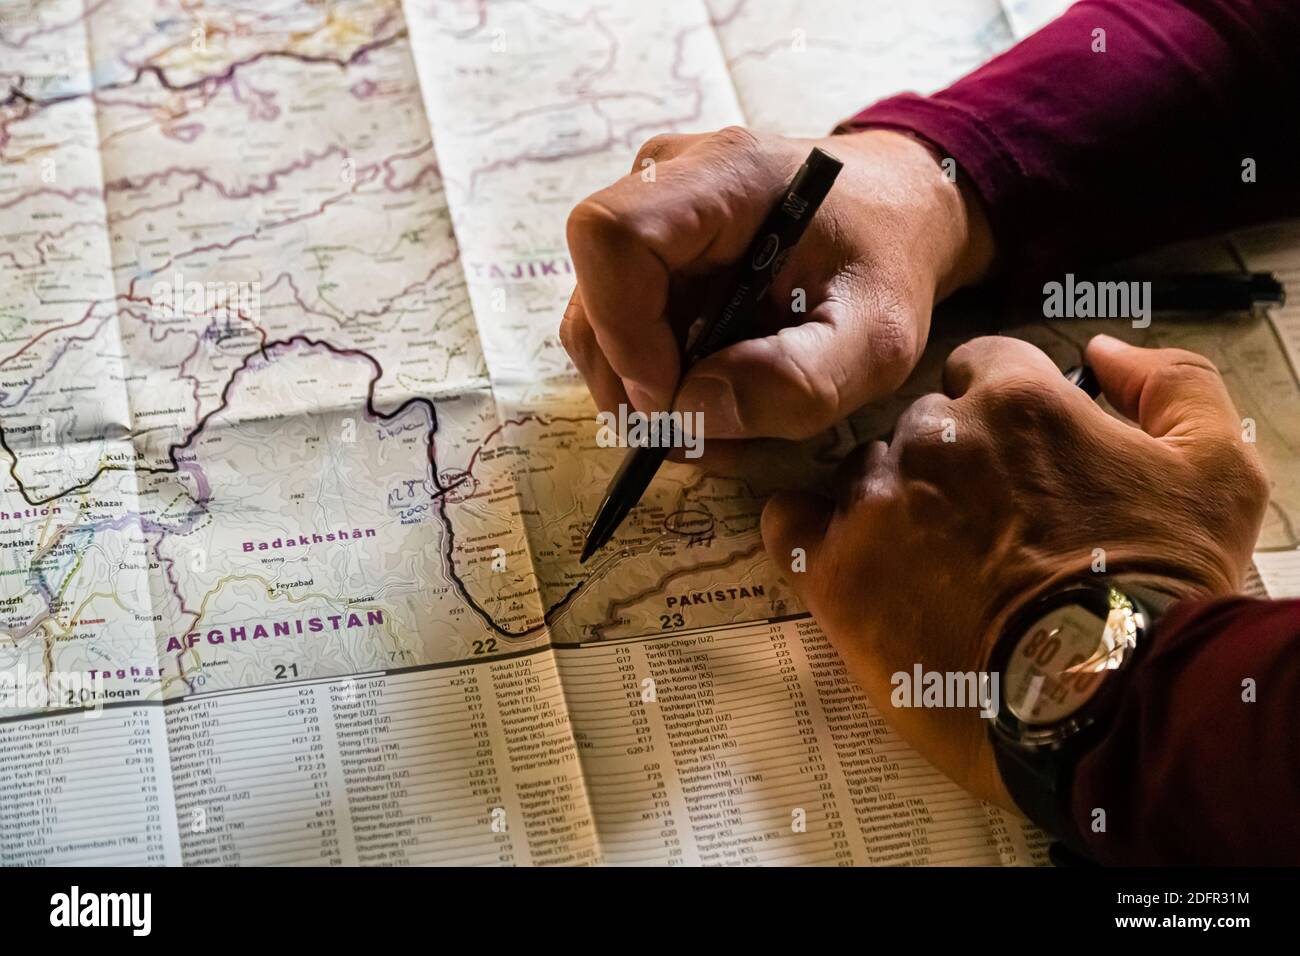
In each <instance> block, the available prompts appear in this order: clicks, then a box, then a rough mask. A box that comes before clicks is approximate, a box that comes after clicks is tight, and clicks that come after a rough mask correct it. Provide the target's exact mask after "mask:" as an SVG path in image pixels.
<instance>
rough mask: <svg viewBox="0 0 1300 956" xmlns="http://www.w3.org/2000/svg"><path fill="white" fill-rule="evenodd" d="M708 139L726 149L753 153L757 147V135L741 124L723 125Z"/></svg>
mask: <svg viewBox="0 0 1300 956" xmlns="http://www.w3.org/2000/svg"><path fill="white" fill-rule="evenodd" d="M710 139H711V140H712V141H713V142H714V143H715V144H717V145H718V146H720V147H722V148H723V149H725V150H728V151H735V152H742V153H754V152H757V151H758V149H759V141H758V137H757V136H755V135H754V133H753V132H752V131H750V130H748V129H746V128H745V127H743V126H724V127H722V129H720V130H718V131H717V132H716V133H714V134H713V135H712V136H711V137H710Z"/></svg>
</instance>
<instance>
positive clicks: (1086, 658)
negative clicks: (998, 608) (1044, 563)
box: [1003, 590, 1142, 726]
mask: <svg viewBox="0 0 1300 956" xmlns="http://www.w3.org/2000/svg"><path fill="white" fill-rule="evenodd" d="M1110 594H1111V600H1110V604H1111V607H1110V609H1109V612H1107V616H1106V617H1101V616H1099V614H1098V612H1097V611H1096V610H1092V609H1089V608H1086V607H1083V606H1081V605H1079V604H1065V605H1062V606H1060V607H1056V608H1053V609H1051V610H1050V611H1047V612H1046V613H1044V614H1043V615H1042V616H1041V617H1039V618H1038V619H1037V620H1036V621H1034V622H1033V623H1032V624H1030V625H1029V627H1028V628H1027V629H1026V630H1025V631H1024V635H1023V636H1022V637H1021V638H1020V640H1019V642H1017V644H1016V646H1015V648H1014V649H1013V650H1012V652H1011V657H1010V659H1009V660H1008V661H1007V663H1006V667H1005V669H1004V670H1003V694H1004V699H1005V702H1006V706H1007V707H1008V708H1009V709H1010V711H1011V713H1012V714H1013V715H1014V716H1015V717H1016V719H1017V720H1019V721H1020V722H1021V723H1023V724H1026V725H1029V726H1042V725H1045V724H1055V723H1059V722H1060V721H1062V720H1064V719H1066V718H1067V717H1070V716H1071V715H1073V714H1075V713H1076V712H1077V711H1078V710H1079V708H1081V707H1082V706H1083V705H1084V704H1086V703H1087V702H1088V701H1089V700H1091V699H1092V697H1093V696H1094V695H1095V694H1096V693H1097V692H1098V690H1099V689H1100V688H1101V686H1102V685H1103V684H1104V683H1105V681H1106V679H1107V677H1108V676H1109V672H1112V671H1114V670H1117V669H1118V668H1119V667H1120V665H1121V664H1123V662H1124V659H1125V657H1126V656H1127V655H1128V653H1129V652H1130V651H1131V650H1132V649H1133V648H1134V647H1135V646H1136V635H1137V630H1138V627H1139V626H1140V625H1141V623H1142V621H1141V617H1140V615H1138V614H1137V613H1136V612H1135V611H1134V609H1133V606H1132V604H1130V603H1129V602H1128V600H1127V599H1126V598H1124V596H1123V595H1121V594H1119V593H1118V592H1116V591H1113V590H1112V591H1111V592H1110Z"/></svg>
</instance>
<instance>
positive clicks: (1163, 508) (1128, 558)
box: [763, 336, 1269, 809]
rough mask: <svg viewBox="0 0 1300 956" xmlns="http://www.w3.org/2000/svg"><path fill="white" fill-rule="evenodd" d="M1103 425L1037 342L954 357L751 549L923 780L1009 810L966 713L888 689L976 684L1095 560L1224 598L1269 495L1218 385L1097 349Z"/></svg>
mask: <svg viewBox="0 0 1300 956" xmlns="http://www.w3.org/2000/svg"><path fill="white" fill-rule="evenodd" d="M1087 354H1088V360H1089V362H1090V363H1091V365H1092V367H1093V370H1094V371H1095V372H1096V374H1097V377H1098V379H1099V380H1100V382H1101V384H1102V387H1103V389H1104V390H1105V393H1106V397H1107V398H1108V399H1109V400H1110V402H1111V404H1112V405H1114V407H1115V408H1116V410H1118V411H1119V412H1120V413H1121V414H1123V415H1125V416H1127V417H1128V418H1130V419H1132V420H1133V421H1136V422H1137V423H1138V425H1139V426H1140V427H1135V426H1134V425H1131V424H1129V423H1127V422H1123V421H1120V420H1118V419H1116V418H1113V417H1111V416H1110V415H1108V414H1106V413H1105V412H1104V411H1103V410H1102V409H1101V408H1100V407H1099V406H1097V405H1096V404H1095V403H1094V402H1092V401H1091V400H1090V399H1089V398H1088V396H1087V395H1086V394H1084V393H1083V391H1081V390H1080V389H1078V388H1077V387H1075V386H1073V385H1071V384H1069V383H1068V382H1067V381H1066V380H1065V378H1064V377H1063V376H1062V375H1061V373H1060V371H1059V370H1058V369H1057V368H1056V367H1055V365H1054V364H1053V363H1052V361H1051V360H1050V359H1049V358H1048V357H1047V356H1046V355H1045V354H1043V353H1042V352H1041V351H1039V350H1038V349H1036V348H1034V347H1033V346H1032V345H1029V344H1027V343H1024V342H1021V341H1017V340H1014V339H1007V338H981V339H976V340H974V341H972V342H969V343H967V344H966V345H963V346H962V347H960V348H958V349H957V350H956V351H954V352H953V353H952V355H951V356H950V357H949V359H948V362H947V365H946V366H945V368H944V392H945V394H937V393H936V394H931V395H927V396H924V397H923V398H921V399H919V400H918V401H917V402H916V403H915V404H913V405H912V406H911V407H910V408H909V409H908V410H907V411H906V412H904V413H903V415H902V416H901V417H900V418H899V420H898V424H897V426H896V428H895V431H894V435H893V437H892V439H891V440H890V442H889V444H888V445H886V444H885V443H884V442H876V443H874V444H873V445H871V446H869V447H867V448H865V449H863V450H862V451H861V453H860V454H859V455H858V456H856V457H855V458H854V459H851V460H850V461H849V462H846V464H845V468H844V471H843V474H842V476H841V479H842V480H841V485H840V488H839V492H838V498H837V500H835V501H829V500H826V499H823V498H819V497H812V496H808V495H802V494H801V495H783V496H779V497H777V498H774V499H772V500H771V501H770V502H769V503H768V505H767V508H766V510H765V511H764V512H763V539H764V542H765V543H766V545H767V548H768V551H769V552H770V553H771V555H772V557H773V559H774V560H775V561H776V562H778V564H779V566H780V567H783V568H790V567H791V562H792V551H793V550H794V549H795V548H802V549H803V551H804V554H805V556H806V562H807V570H806V572H804V573H790V574H788V575H787V577H788V578H789V579H790V581H791V583H792V584H793V585H794V587H795V588H796V590H797V591H798V592H799V594H800V596H801V597H802V598H803V600H804V602H805V603H806V604H807V606H808V608H809V610H810V611H811V612H812V614H813V616H814V617H815V618H816V619H817V621H818V622H819V623H820V624H821V626H822V628H823V629H824V630H825V632H826V634H827V636H828V638H829V639H830V641H831V643H832V644H834V645H835V647H836V648H837V649H838V650H839V652H840V655H841V656H842V657H843V658H844V661H845V664H846V665H847V666H848V668H849V670H850V672H851V673H852V674H853V676H854V677H855V678H856V679H857V681H858V682H859V683H860V684H861V685H862V687H863V688H864V689H865V690H866V692H867V695H868V696H869V697H870V698H871V700H872V702H873V703H874V704H875V705H876V707H877V708H879V709H880V711H881V712H882V713H883V714H884V715H885V717H886V718H887V719H889V720H890V722H891V723H892V724H893V725H894V726H895V728H896V729H897V730H898V731H899V732H900V733H901V734H902V735H903V736H904V737H905V738H906V739H907V740H908V741H910V742H911V743H912V744H913V745H914V746H915V747H916V748H917V750H919V751H920V752H921V754H923V755H924V756H926V757H927V758H929V759H930V760H931V761H932V762H933V763H934V764H935V765H936V766H938V767H939V768H940V769H941V770H943V771H944V772H945V773H947V774H948V775H949V776H950V777H952V778H953V779H955V780H956V781H957V782H958V783H960V784H962V785H963V786H965V787H966V788H967V789H969V790H971V791H972V792H973V793H975V794H977V795H978V796H980V797H983V798H985V799H989V800H993V801H995V802H997V803H1000V804H1002V805H1003V806H1005V807H1008V808H1011V809H1014V805H1013V804H1012V802H1011V801H1010V798H1009V797H1008V796H1007V794H1006V791H1005V789H1004V788H1003V786H1002V784H1001V781H1000V779H999V777H998V774H997V770H996V767H995V765H994V762H993V755H992V750H991V748H990V746H989V744H988V737H987V724H986V722H985V721H984V720H983V719H981V718H980V717H979V716H978V711H977V710H975V709H970V710H960V709H950V708H939V709H906V710H905V709H900V708H894V707H892V706H891V704H890V692H891V689H892V688H891V684H890V677H891V675H892V674H894V673H896V672H899V671H904V672H911V670H912V668H913V665H914V664H916V663H920V664H921V665H922V667H923V668H924V669H925V670H927V671H962V672H965V671H979V670H982V669H983V668H984V667H985V665H986V662H987V658H988V655H989V652H990V650H991V647H992V645H993V643H994V641H995V639H996V637H997V635H998V633H999V631H1000V629H1001V627H1002V626H1003V625H1004V623H1005V622H1006V619H1007V618H1008V617H1009V616H1010V615H1011V614H1012V613H1013V612H1014V611H1015V610H1016V609H1017V608H1019V607H1021V606H1022V605H1024V604H1025V603H1027V602H1028V601H1029V600H1031V599H1033V598H1034V597H1036V596H1037V595H1039V594H1041V593H1043V592H1044V591H1046V590H1047V589H1049V588H1050V587H1052V586H1053V585H1055V584H1057V583H1059V582H1061V581H1062V580H1064V579H1066V578H1069V577H1071V576H1074V575H1081V574H1083V575H1086V574H1088V573H1089V571H1090V570H1091V569H1092V568H1093V567H1094V566H1095V565H1094V562H1095V561H1096V559H1097V557H1098V556H1101V557H1103V558H1104V561H1105V568H1106V570H1107V571H1108V572H1109V573H1111V574H1117V573H1118V574H1126V573H1131V574H1135V575H1139V576H1141V577H1142V578H1143V579H1145V580H1148V581H1151V582H1154V583H1158V584H1160V585H1162V586H1163V587H1164V588H1166V589H1168V590H1170V591H1172V592H1173V593H1175V594H1178V595H1180V596H1191V595H1215V594H1226V593H1231V592H1232V591H1234V590H1235V589H1236V588H1237V586H1238V583H1239V576H1240V574H1241V571H1242V569H1243V568H1244V567H1245V566H1246V565H1247V563H1248V562H1249V560H1250V555H1251V550H1252V548H1253V546H1254V543H1255V540H1256V537H1257V535H1258V533H1259V527H1260V523H1261V521H1262V519H1263V514H1264V508H1265V506H1266V504H1267V502H1268V493H1269V489H1268V483H1267V480H1266V479H1265V476H1264V472H1263V470H1262V468H1261V466H1260V464H1259V460H1258V458H1257V456H1256V454H1255V451H1254V449H1253V447H1252V446H1251V445H1249V444H1246V443H1245V442H1243V441H1242V437H1241V436H1242V423H1241V419H1240V417H1239V416H1238V414H1237V412H1236V411H1235V409H1234V408H1233V405H1232V401H1231V399H1230V398H1229V397H1228V393H1227V391H1226V390H1225V389H1224V385H1223V381H1222V379H1221V378H1220V377H1219V374H1218V372H1217V371H1216V370H1215V369H1214V367H1213V365H1211V364H1210V362H1208V361H1207V360H1206V359H1204V358H1202V357H1201V356H1199V355H1195V354H1193V353H1191V352H1184V351H1181V350H1176V349H1162V350H1149V349H1139V348H1135V347H1132V346H1129V345H1125V344H1124V343H1122V342H1120V341H1118V340H1116V339H1112V338H1109V337H1107V336H1098V337H1097V338H1095V339H1093V340H1092V342H1091V343H1089V346H1088V353H1087Z"/></svg>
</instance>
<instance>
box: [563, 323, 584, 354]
mask: <svg viewBox="0 0 1300 956" xmlns="http://www.w3.org/2000/svg"><path fill="white" fill-rule="evenodd" d="M584 329H585V323H583V322H582V320H581V319H578V318H575V317H574V316H572V315H565V317H564V318H563V319H562V320H560V344H561V345H562V346H564V351H566V352H567V353H569V358H571V359H573V360H574V361H575V362H580V361H581V360H582V358H583V357H584V356H585V355H586V348H587V342H586V338H585V336H584V335H583V331H584Z"/></svg>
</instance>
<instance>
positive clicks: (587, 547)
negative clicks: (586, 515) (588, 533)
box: [578, 538, 596, 564]
mask: <svg viewBox="0 0 1300 956" xmlns="http://www.w3.org/2000/svg"><path fill="white" fill-rule="evenodd" d="M595 550H596V539H595V538H588V539H587V540H586V541H585V542H583V545H582V555H581V556H580V557H579V558H578V563H579V564H586V563H587V559H588V558H589V557H591V556H592V554H593V553H594V552H595Z"/></svg>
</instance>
